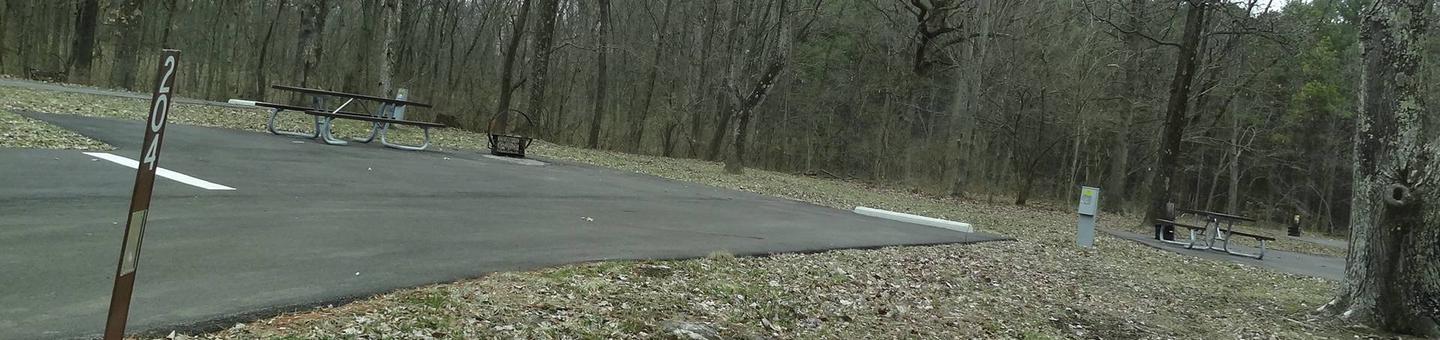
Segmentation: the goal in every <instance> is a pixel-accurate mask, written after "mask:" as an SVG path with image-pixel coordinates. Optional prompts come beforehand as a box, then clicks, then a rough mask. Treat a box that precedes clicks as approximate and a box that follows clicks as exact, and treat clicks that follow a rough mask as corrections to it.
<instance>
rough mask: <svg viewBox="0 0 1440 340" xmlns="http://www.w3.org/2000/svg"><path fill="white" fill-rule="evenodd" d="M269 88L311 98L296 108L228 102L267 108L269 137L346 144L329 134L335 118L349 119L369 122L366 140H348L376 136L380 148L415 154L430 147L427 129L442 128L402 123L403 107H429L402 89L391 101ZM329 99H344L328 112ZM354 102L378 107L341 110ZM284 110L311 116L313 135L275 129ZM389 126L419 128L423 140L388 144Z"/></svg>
mask: <svg viewBox="0 0 1440 340" xmlns="http://www.w3.org/2000/svg"><path fill="white" fill-rule="evenodd" d="M270 87H271V88H273V89H277V90H282V91H290V92H295V93H300V94H303V95H308V96H309V97H310V98H311V106H299V105H290V104H279V103H269V102H260V101H244V100H231V102H232V103H238V104H248V105H254V106H259V107H265V108H269V109H270V117H269V120H268V121H267V122H266V124H265V127H266V129H267V130H269V131H270V133H273V134H276V135H282V136H295V137H304V138H312V139H313V138H318V139H320V140H321V141H323V142H325V144H330V145H346V144H349V142H348V141H345V140H342V139H339V138H335V136H334V131H333V130H334V122H333V121H334V120H335V119H350V120H358V121H364V122H369V123H370V133H369V134H368V135H367V136H366V137H364V138H355V139H352V140H351V141H355V142H360V143H369V142H371V141H374V140H375V138H376V137H379V138H380V144H382V145H384V146H387V147H391V148H396V149H401V150H414V151H419V150H424V149H425V148H428V147H429V146H430V129H431V128H439V127H444V125H442V124H436V123H430V122H421V121H412V120H406V119H405V108H406V107H408V106H416V107H431V106H430V104H425V103H420V102H412V101H408V100H406V98H405V97H406V96H407V93H406V92H407V91H405V89H400V90H399V91H397V92H398V94H397V95H396V97H395V98H394V99H391V98H384V97H376V96H371V95H364V94H356V93H345V92H336V91H329V90H322V89H313V88H304V87H296V86H287V85H271V86H270ZM329 97H333V98H339V99H344V100H345V101H344V103H342V104H340V105H339V106H338V107H335V108H333V109H331V108H328V107H327V106H326V105H325V102H326V100H325V99H327V98H329ZM356 101H371V102H378V103H380V107H379V108H378V109H377V110H376V112H375V113H374V114H367V113H358V112H352V111H344V110H345V108H346V107H348V106H350V104H352V103H355V102H356ZM284 111H294V112H299V113H302V114H306V115H310V116H313V117H314V118H315V130H314V132H310V133H306V132H299V131H285V130H281V129H278V128H276V126H275V125H276V124H275V123H276V121H277V120H278V119H279V116H280V113H281V112H284ZM391 125H408V126H414V127H418V128H420V129H421V130H422V133H423V134H424V140H423V142H421V144H419V145H405V144H398V143H391V142H390V140H389V132H390V129H391Z"/></svg>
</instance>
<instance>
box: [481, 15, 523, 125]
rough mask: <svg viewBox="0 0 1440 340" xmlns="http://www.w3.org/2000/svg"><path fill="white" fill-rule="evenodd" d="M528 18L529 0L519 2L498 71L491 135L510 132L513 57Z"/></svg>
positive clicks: (517, 49) (517, 52)
mask: <svg viewBox="0 0 1440 340" xmlns="http://www.w3.org/2000/svg"><path fill="white" fill-rule="evenodd" d="M529 17H530V0H521V1H520V13H518V14H516V15H515V22H514V25H511V26H510V41H509V42H508V43H507V45H506V46H505V61H504V62H503V63H502V64H501V65H502V66H501V70H500V99H499V100H497V101H496V104H495V123H494V125H492V126H490V129H489V130H490V132H492V133H501V134H503V133H507V132H508V131H510V100H511V98H513V95H514V94H515V88H514V87H513V86H511V85H510V83H512V82H514V81H515V57H516V55H517V54H519V51H520V41H521V40H523V39H524V38H525V22H526V21H528V20H529Z"/></svg>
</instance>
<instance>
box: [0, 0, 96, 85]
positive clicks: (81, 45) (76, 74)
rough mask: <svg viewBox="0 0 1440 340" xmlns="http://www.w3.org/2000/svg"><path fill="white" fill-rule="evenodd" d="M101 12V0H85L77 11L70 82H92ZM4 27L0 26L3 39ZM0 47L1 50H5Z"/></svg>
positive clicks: (71, 52) (0, 36)
mask: <svg viewBox="0 0 1440 340" xmlns="http://www.w3.org/2000/svg"><path fill="white" fill-rule="evenodd" d="M99 12H100V0H83V1H81V2H80V10H79V11H76V13H75V41H74V43H73V44H71V45H70V63H69V64H70V65H69V66H70V67H69V70H70V82H71V83H80V84H83V83H88V82H90V69H91V68H92V67H93V63H94V60H95V27H96V26H97V25H96V23H97V21H98V20H97V19H96V17H97V14H98V13H99ZM4 37H5V35H4V28H0V40H3V39H4ZM4 50H5V49H4V48H0V51H4Z"/></svg>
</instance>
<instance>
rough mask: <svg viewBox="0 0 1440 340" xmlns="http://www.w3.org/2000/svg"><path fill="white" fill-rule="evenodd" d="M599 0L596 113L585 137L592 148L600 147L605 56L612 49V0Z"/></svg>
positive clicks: (586, 142) (603, 114)
mask: <svg viewBox="0 0 1440 340" xmlns="http://www.w3.org/2000/svg"><path fill="white" fill-rule="evenodd" d="M598 2H599V6H600V18H599V22H597V23H596V29H597V30H598V32H597V35H598V37H597V39H598V43H597V44H596V47H597V48H596V56H595V114H594V115H593V116H592V117H590V136H589V137H588V138H586V139H585V145H586V146H588V147H589V148H591V149H594V148H598V147H600V123H601V122H602V121H604V120H605V101H606V99H607V96H606V95H605V85H606V83H607V82H608V79H606V77H605V76H606V74H605V66H606V61H605V56H606V54H609V50H610V44H609V43H608V42H607V41H606V39H608V38H609V35H610V0H598Z"/></svg>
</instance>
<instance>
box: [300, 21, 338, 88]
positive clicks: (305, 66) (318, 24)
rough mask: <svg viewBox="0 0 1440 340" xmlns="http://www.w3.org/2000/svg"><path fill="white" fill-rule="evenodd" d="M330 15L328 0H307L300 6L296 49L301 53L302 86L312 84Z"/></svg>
mask: <svg viewBox="0 0 1440 340" xmlns="http://www.w3.org/2000/svg"><path fill="white" fill-rule="evenodd" d="M329 15H330V4H329V3H328V1H327V0H306V1H305V4H303V5H301V7H300V39H299V46H298V48H296V51H298V52H299V53H300V56H299V58H297V59H298V60H300V87H309V86H310V76H311V75H313V74H315V66H316V65H317V64H319V62H320V55H321V53H323V49H324V46H325V43H324V42H325V37H324V31H325V18H326V17H327V16H329Z"/></svg>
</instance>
